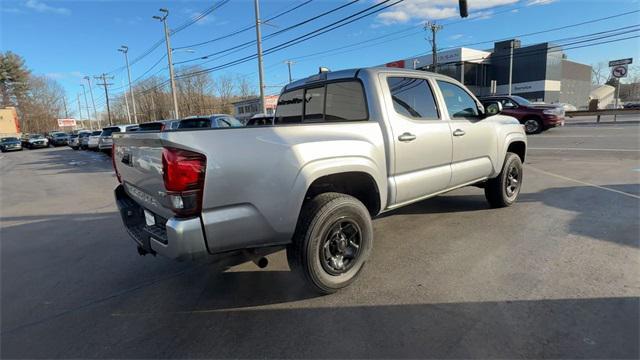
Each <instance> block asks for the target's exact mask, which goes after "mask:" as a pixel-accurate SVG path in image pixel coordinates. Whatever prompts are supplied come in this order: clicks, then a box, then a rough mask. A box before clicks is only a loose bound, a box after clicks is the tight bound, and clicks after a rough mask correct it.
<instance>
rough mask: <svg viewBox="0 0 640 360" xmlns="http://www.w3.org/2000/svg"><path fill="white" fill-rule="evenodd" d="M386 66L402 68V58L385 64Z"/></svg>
mask: <svg viewBox="0 0 640 360" xmlns="http://www.w3.org/2000/svg"><path fill="white" fill-rule="evenodd" d="M385 66H386V67H392V68H404V60H398V61H392V62H390V63H386V64H385Z"/></svg>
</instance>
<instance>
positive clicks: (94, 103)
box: [84, 76, 100, 130]
mask: <svg viewBox="0 0 640 360" xmlns="http://www.w3.org/2000/svg"><path fill="white" fill-rule="evenodd" d="M84 78H85V80H87V84H89V95H91V105H93V117H94V118H95V120H98V112H97V111H96V102H95V101H94V100H93V89H92V88H91V77H90V76H85V77H84ZM88 113H89V109H87V114H88ZM98 127H100V120H98ZM91 129H92V130H93V126H91Z"/></svg>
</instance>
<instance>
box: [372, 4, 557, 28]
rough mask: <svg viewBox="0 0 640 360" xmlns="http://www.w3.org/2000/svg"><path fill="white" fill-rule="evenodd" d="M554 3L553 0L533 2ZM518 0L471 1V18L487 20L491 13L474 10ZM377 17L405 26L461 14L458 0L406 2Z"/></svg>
mask: <svg viewBox="0 0 640 360" xmlns="http://www.w3.org/2000/svg"><path fill="white" fill-rule="evenodd" d="M531 1H553V0H531ZM517 2H518V0H474V1H469V12H470V16H471V17H475V18H478V19H487V18H489V17H491V15H492V13H490V12H486V11H485V12H481V13H480V14H477V15H475V16H474V14H473V11H472V10H483V9H489V8H492V7H496V6H500V5H509V4H514V3H517ZM390 9H392V10H389V11H385V12H383V13H381V14H379V15H378V16H377V19H378V22H379V23H382V24H384V25H392V24H403V23H407V22H409V21H412V20H420V21H424V20H439V19H446V18H451V17H456V16H458V14H459V10H458V0H405V1H404V2H402V3H400V4H398V5H396V6H394V7H393V8H390Z"/></svg>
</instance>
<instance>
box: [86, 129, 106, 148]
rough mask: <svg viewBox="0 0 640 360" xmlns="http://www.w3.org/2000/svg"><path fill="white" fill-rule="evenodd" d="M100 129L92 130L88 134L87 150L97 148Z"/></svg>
mask: <svg viewBox="0 0 640 360" xmlns="http://www.w3.org/2000/svg"><path fill="white" fill-rule="evenodd" d="M101 133H102V131H94V132H92V133H91V135H90V136H89V140H88V141H87V149H89V150H98V144H99V143H100V134H101Z"/></svg>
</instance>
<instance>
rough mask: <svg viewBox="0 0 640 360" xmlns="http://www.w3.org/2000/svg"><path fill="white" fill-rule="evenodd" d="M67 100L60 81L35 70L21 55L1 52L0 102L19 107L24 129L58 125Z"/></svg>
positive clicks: (21, 124) (45, 129) (46, 128)
mask: <svg viewBox="0 0 640 360" xmlns="http://www.w3.org/2000/svg"><path fill="white" fill-rule="evenodd" d="M65 102H66V99H65V92H64V89H63V88H62V86H60V84H59V83H58V82H57V81H55V80H53V79H50V78H48V77H45V76H38V75H34V74H32V73H31V71H29V69H28V68H27V67H26V65H25V61H24V59H23V58H22V57H20V56H19V55H16V54H14V53H12V52H10V51H7V52H5V53H0V104H1V105H2V107H7V106H13V107H16V108H17V110H18V114H19V116H20V126H21V128H22V131H23V132H43V131H47V130H50V129H54V128H56V127H57V121H56V119H58V118H59V117H63V116H64V115H65V108H66V103H65Z"/></svg>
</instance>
